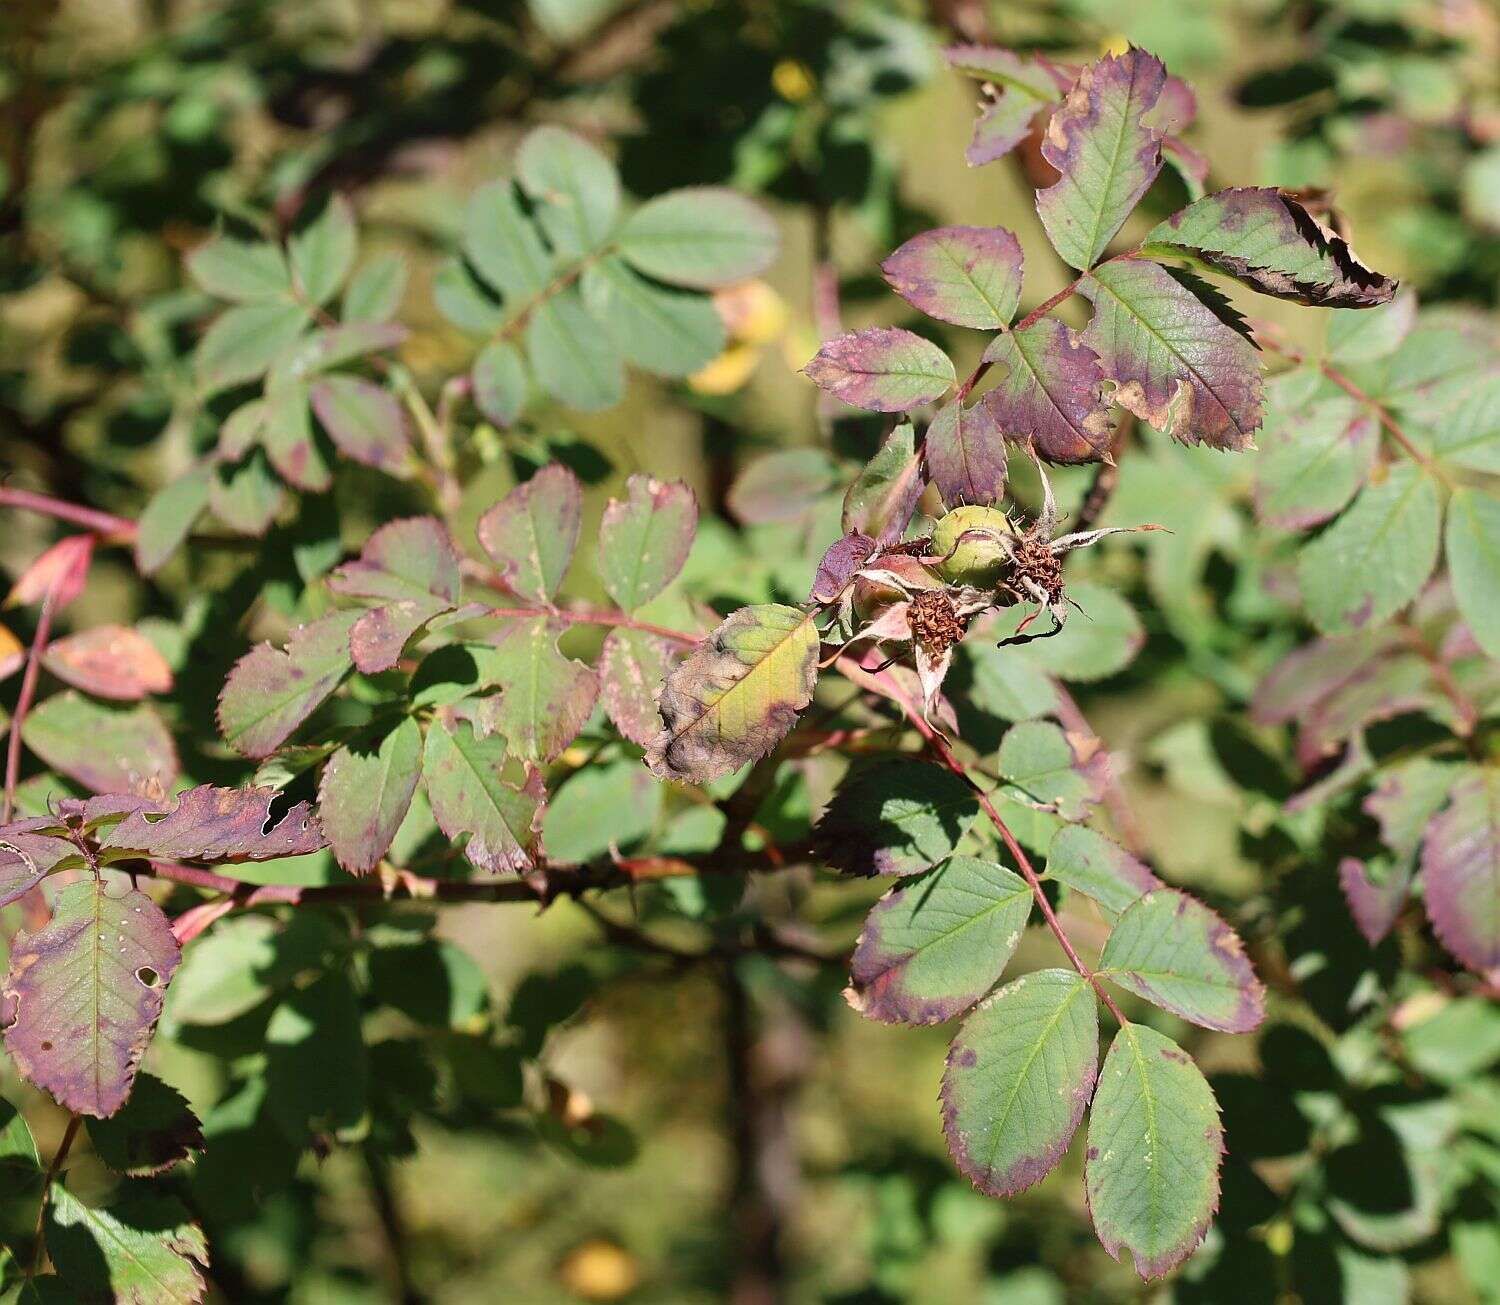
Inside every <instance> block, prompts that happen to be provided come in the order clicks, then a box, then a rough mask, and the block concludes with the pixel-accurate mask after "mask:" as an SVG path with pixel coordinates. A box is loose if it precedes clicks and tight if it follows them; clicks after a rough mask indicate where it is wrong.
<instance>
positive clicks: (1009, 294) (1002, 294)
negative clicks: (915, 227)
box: [880, 227, 1023, 331]
mask: <svg viewBox="0 0 1500 1305" xmlns="http://www.w3.org/2000/svg"><path fill="white" fill-rule="evenodd" d="M1022 262H1023V259H1022V255H1021V244H1020V241H1018V240H1017V239H1016V238H1015V236H1014V235H1012V234H1011V233H1010V232H1009V231H1007V230H1006V229H1005V228H1004V227H939V228H937V229H936V230H934V231H924V232H923V233H922V234H921V235H919V236H913V237H912V238H911V239H910V240H908V241H907V242H906V243H905V244H904V245H902V246H901V248H900V249H898V250H896V252H895V253H894V254H892V255H891V256H890V257H889V258H887V259H886V260H885V262H884V263H882V264H881V265H880V270H881V271H882V272H883V273H884V274H885V279H886V280H887V281H888V282H889V283H890V286H891V289H893V290H894V291H895V292H896V293H897V294H898V295H900V296H901V297H902V298H903V299H905V300H906V302H907V303H909V304H911V305H912V307H914V308H920V309H921V310H922V311H923V312H924V313H926V314H927V315H928V316H929V317H936V318H937V319H938V320H939V321H942V322H952V323H953V324H954V325H955V326H972V327H975V328H977V329H979V330H986V331H994V330H999V329H1000V328H1001V327H1003V326H1009V325H1010V319H1011V318H1012V317H1013V316H1014V315H1015V311H1016V305H1017V304H1018V303H1019V302H1020V299H1021V276H1022Z"/></svg>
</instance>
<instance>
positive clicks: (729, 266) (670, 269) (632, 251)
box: [617, 186, 779, 290]
mask: <svg viewBox="0 0 1500 1305" xmlns="http://www.w3.org/2000/svg"><path fill="white" fill-rule="evenodd" d="M778 243H779V238H778V236H777V232H776V223H775V222H774V221H772V219H771V216H770V214H768V213H767V212H766V211H765V210H764V209H763V208H761V207H760V205H758V204H756V203H754V202H753V201H751V200H748V199H746V198H745V197H744V196H743V195H738V194H736V193H735V192H734V191H732V190H721V189H719V188H717V187H714V186H695V187H689V188H687V189H685V190H674V191H672V192H671V193H670V194H667V195H659V196H657V197H656V198H655V199H653V200H650V201H649V202H647V203H645V204H643V205H642V206H641V207H640V208H638V209H636V211H635V212H634V213H632V214H631V215H630V217H629V218H627V219H626V221H625V225H624V226H623V227H622V228H621V230H620V235H619V240H618V242H617V245H618V248H619V251H620V253H621V254H622V255H624V257H625V259H626V261H627V262H629V263H632V264H634V265H635V267H637V268H638V269H639V270H640V271H642V272H644V273H646V275H647V276H654V277H655V278H656V279H657V280H659V281H667V282H669V283H670V284H672V285H684V286H689V287H691V288H693V289H702V290H711V289H713V288H714V287H716V286H721V285H731V284H733V283H734V282H736V281H746V280H749V279H750V278H751V277H753V276H759V275H760V273H762V272H764V271H765V270H766V268H768V267H770V266H771V263H772V262H773V261H774V260H775V258H776V248H777V245H778Z"/></svg>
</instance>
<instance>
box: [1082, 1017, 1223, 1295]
mask: <svg viewBox="0 0 1500 1305" xmlns="http://www.w3.org/2000/svg"><path fill="white" fill-rule="evenodd" d="M1223 1152H1224V1133H1223V1129H1222V1128H1221V1127H1220V1125H1219V1107H1218V1103H1217V1102H1216V1101H1215V1100H1214V1094H1213V1090H1212V1089H1211V1088H1210V1087H1209V1086H1208V1081H1207V1080H1206V1079H1205V1078H1204V1077H1203V1075H1202V1074H1201V1073H1200V1072H1199V1070H1198V1067H1197V1066H1196V1065H1195V1064H1193V1062H1192V1059H1191V1058H1190V1057H1189V1056H1188V1055H1187V1053H1186V1052H1185V1051H1183V1050H1182V1048H1180V1047H1179V1046H1178V1045H1177V1044H1176V1043H1175V1042H1173V1041H1172V1039H1171V1038H1169V1037H1166V1036H1165V1035H1164V1034H1161V1033H1158V1032H1157V1031H1156V1030H1155V1029H1152V1028H1148V1027H1146V1026H1145V1025H1144V1024H1130V1023H1126V1024H1124V1025H1123V1026H1122V1027H1121V1028H1120V1031H1119V1032H1118V1033H1117V1034H1115V1040H1114V1042H1113V1043H1112V1044H1111V1046H1110V1049H1109V1054H1108V1055H1107V1056H1106V1057H1105V1058H1104V1068H1103V1070H1102V1071H1101V1072H1100V1075H1099V1089H1098V1091H1097V1092H1096V1093H1095V1094H1094V1107H1093V1115H1092V1118H1091V1119H1090V1120H1089V1143H1088V1153H1087V1159H1086V1161H1085V1164H1084V1187H1085V1192H1086V1194H1087V1197H1088V1205H1089V1212H1090V1214H1091V1215H1092V1216H1093V1220H1094V1231H1095V1233H1097V1234H1098V1237H1099V1240H1100V1241H1101V1242H1102V1243H1103V1244H1104V1249H1105V1250H1107V1251H1108V1252H1109V1253H1110V1254H1111V1255H1112V1256H1114V1257H1115V1258H1116V1259H1118V1258H1119V1256H1120V1251H1121V1250H1122V1249H1124V1250H1128V1251H1129V1252H1130V1253H1131V1255H1132V1256H1134V1258H1135V1271H1136V1272H1137V1273H1138V1274H1140V1276H1141V1277H1142V1278H1146V1279H1150V1278H1159V1277H1161V1276H1162V1275H1163V1274H1164V1273H1167V1272H1168V1271H1169V1270H1171V1269H1173V1268H1175V1267H1176V1266H1177V1265H1178V1264H1180V1263H1182V1261H1183V1260H1185V1259H1186V1258H1187V1257H1188V1256H1189V1255H1191V1254H1192V1253H1193V1251H1194V1250H1195V1249H1196V1248H1197V1246H1198V1244H1199V1242H1201V1241H1202V1240H1203V1237H1204V1235H1205V1234H1206V1233H1207V1232H1208V1225H1209V1222H1210V1221H1211V1220H1212V1219H1213V1216H1214V1212H1215V1211H1216V1210H1217V1209H1218V1207H1219V1161H1220V1158H1221V1156H1222V1155H1223Z"/></svg>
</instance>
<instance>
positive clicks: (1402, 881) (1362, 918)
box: [1339, 856, 1411, 947]
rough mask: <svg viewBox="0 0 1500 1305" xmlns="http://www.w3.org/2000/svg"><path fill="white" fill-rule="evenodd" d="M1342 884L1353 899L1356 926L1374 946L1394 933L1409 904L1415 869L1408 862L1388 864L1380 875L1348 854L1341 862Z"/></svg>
mask: <svg viewBox="0 0 1500 1305" xmlns="http://www.w3.org/2000/svg"><path fill="white" fill-rule="evenodd" d="M1339 887H1340V888H1341V889H1343V891H1344V900H1345V901H1347V902H1348V903H1349V914H1350V915H1352V916H1353V917H1354V923H1355V926H1356V927H1357V928H1358V929H1359V931H1360V933H1362V934H1364V936H1365V941H1366V942H1368V943H1369V944H1370V946H1371V947H1374V946H1375V945H1376V944H1377V943H1378V942H1379V941H1380V940H1381V939H1382V938H1384V937H1385V936H1386V934H1388V933H1390V931H1391V926H1392V925H1393V924H1395V923H1396V917H1397V916H1399V915H1400V914H1401V908H1402V907H1403V906H1404V905H1405V904H1406V898H1407V894H1408V893H1409V892H1410V891H1411V869H1410V867H1409V866H1408V865H1405V864H1403V865H1399V866H1398V865H1389V864H1388V865H1387V866H1386V867H1385V874H1384V875H1383V876H1382V877H1381V878H1379V879H1376V878H1375V877H1374V876H1372V875H1371V874H1370V869H1369V867H1368V866H1367V865H1366V864H1365V863H1364V862H1363V861H1361V860H1359V859H1358V858H1357V857H1352V856H1346V857H1344V858H1343V859H1342V860H1341V861H1340V862H1339Z"/></svg>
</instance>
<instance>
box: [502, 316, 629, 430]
mask: <svg viewBox="0 0 1500 1305" xmlns="http://www.w3.org/2000/svg"><path fill="white" fill-rule="evenodd" d="M526 352H527V353H528V354H529V355H530V357H531V370H532V372H533V374H534V375H535V376H536V379H537V384H539V385H540V386H541V387H542V389H543V390H545V391H546V392H547V393H548V394H550V395H551V396H552V397H553V398H554V399H556V400H557V401H558V402H559V403H562V404H566V405H567V406H568V407H570V408H576V409H578V411H579V412H598V411H600V410H601V409H604V408H609V407H612V406H613V405H614V404H616V403H618V402H619V401H620V399H621V398H622V397H623V396H624V394H625V371H624V368H623V367H622V366H621V363H620V354H619V351H618V350H617V349H616V348H615V345H614V342H613V341H612V340H611V339H610V337H609V336H608V335H607V334H606V333H605V331H604V328H603V327H601V326H600V325H599V324H598V323H597V322H595V321H594V319H593V318H592V317H590V316H589V315H588V313H587V312H585V311H584V307H583V301H582V300H581V299H580V298H579V295H578V292H577V290H575V289H572V288H571V287H570V288H569V289H567V290H564V291H563V292H562V293H561V294H557V295H554V296H553V297H552V298H550V299H548V300H547V301H546V302H545V303H542V304H539V305H538V306H537V307H536V308H535V309H534V310H533V311H532V313H531V316H530V318H529V319H528V321H527V323H526Z"/></svg>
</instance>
